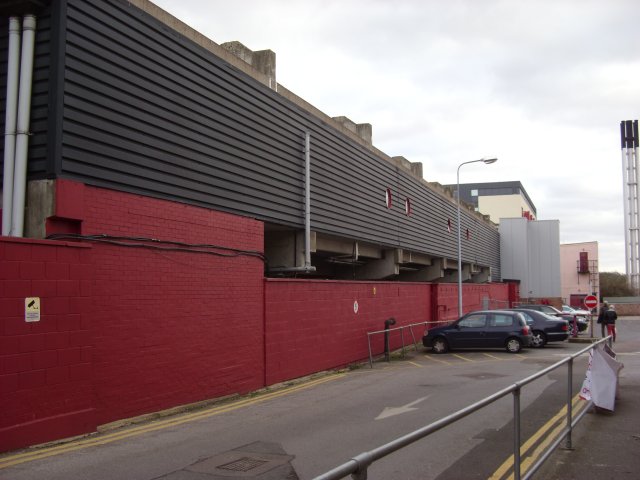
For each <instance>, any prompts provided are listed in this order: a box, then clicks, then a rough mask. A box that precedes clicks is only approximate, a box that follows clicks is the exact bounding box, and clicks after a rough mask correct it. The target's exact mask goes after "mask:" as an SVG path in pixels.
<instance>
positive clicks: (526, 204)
mask: <svg viewBox="0 0 640 480" xmlns="http://www.w3.org/2000/svg"><path fill="white" fill-rule="evenodd" d="M447 187H448V188H451V189H453V191H455V189H456V186H455V185H447ZM460 199H461V200H462V201H463V202H467V203H468V204H470V205H473V206H474V207H475V209H476V211H478V212H480V213H482V214H484V215H489V218H490V219H491V221H492V222H494V223H500V219H501V218H518V217H524V218H528V219H529V220H535V219H536V218H537V215H538V213H537V211H536V207H535V205H534V204H533V202H532V201H531V198H529V195H528V194H527V191H526V190H525V189H524V187H523V186H522V183H520V182H517V181H516V182H490V183H464V184H461V185H460Z"/></svg>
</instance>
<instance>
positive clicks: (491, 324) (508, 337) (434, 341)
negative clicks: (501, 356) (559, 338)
mask: <svg viewBox="0 0 640 480" xmlns="http://www.w3.org/2000/svg"><path fill="white" fill-rule="evenodd" d="M531 341H532V335H531V329H530V328H529V326H528V325H527V322H526V320H525V318H524V316H523V315H522V314H521V313H520V312H515V311H504V310H481V311H477V312H471V313H467V314H466V315H464V316H463V317H462V318H459V319H458V320H456V321H455V322H453V323H452V324H450V325H447V326H444V327H436V328H432V329H431V330H428V331H426V332H425V335H424V336H423V337H422V344H423V345H424V346H425V347H427V348H431V350H432V351H433V352H434V353H446V352H448V351H449V350H454V349H458V348H504V349H506V350H507V352H509V353H518V352H520V351H521V350H522V347H528V346H529V345H530V344H531Z"/></svg>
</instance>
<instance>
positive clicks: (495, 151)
mask: <svg viewBox="0 0 640 480" xmlns="http://www.w3.org/2000/svg"><path fill="white" fill-rule="evenodd" d="M154 3H156V4H157V5H158V6H160V7H161V8H163V9H165V10H167V11H168V12H169V13H171V14H172V15H174V16H176V17H178V18H179V19H180V20H182V21H183V22H185V23H187V24H188V25H190V26H191V27H193V28H194V29H196V30H197V31H199V32H201V33H202V34H204V35H206V36H207V37H208V38H210V39H211V40H213V41H214V42H216V43H218V44H220V43H224V42H228V41H232V40H238V41H240V42H241V43H243V44H244V45H246V46H247V47H248V48H250V49H251V50H264V49H270V50H273V51H274V52H276V59H277V81H278V83H280V84H281V85H284V86H285V87H286V88H288V89H289V90H291V91H293V92H294V93H295V94H297V95H298V96H300V97H302V98H303V99H305V100H306V101H308V102H309V103H311V104H312V105H314V106H315V107H317V108H318V109H320V110H321V111H323V112H324V113H326V114H327V115H330V116H339V115H344V116H346V117H349V118H350V119H351V120H353V121H354V122H356V123H371V124H372V125H373V144H374V145H375V146H376V147H377V148H379V149H380V150H382V151H384V152H385V153H387V154H388V155H390V156H396V155H402V156H404V157H406V158H407V159H409V160H410V161H412V162H422V163H423V167H424V177H425V179H426V180H428V181H431V182H433V181H435V182H440V183H442V184H448V183H456V169H457V167H458V165H459V164H460V163H462V162H465V161H468V160H474V159H478V158H481V157H484V156H497V157H498V159H499V161H498V162H497V163H495V164H493V165H484V164H480V163H479V164H473V165H467V166H465V167H463V168H462V169H461V173H460V182H461V183H475V182H497V181H514V180H518V181H520V182H522V184H523V186H524V188H525V190H526V191H527V193H528V194H529V196H530V198H531V200H532V201H533V203H534V204H535V206H536V209H537V213H538V219H539V220H551V219H557V220H560V241H561V243H574V242H585V241H598V243H599V256H600V271H619V272H622V273H624V271H625V270H624V219H623V216H624V215H623V194H622V188H623V182H622V161H621V150H620V121H622V120H635V119H638V117H639V116H640V26H639V23H638V20H639V19H640V1H638V0H548V1H546V0H538V1H526V0H521V1H513V0H393V1H391V0H388V1H383V0H306V1H305V0H298V1H294V0H269V1H264V0H262V1H260V0H250V1H244V0H236V1H234V2H230V1H229V0H224V1H222V0H180V1H176V0H156V1H154Z"/></svg>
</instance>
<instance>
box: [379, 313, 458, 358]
mask: <svg viewBox="0 0 640 480" xmlns="http://www.w3.org/2000/svg"><path fill="white" fill-rule="evenodd" d="M454 321H455V320H443V321H437V322H430V321H427V322H419V323H412V324H409V325H403V326H400V327H395V328H389V329H385V330H376V331H375V332H367V345H368V347H369V366H370V367H371V368H373V352H372V351H371V335H377V334H380V333H390V332H394V331H397V330H400V337H401V338H402V353H403V354H404V347H405V345H404V329H405V328H408V329H409V332H411V338H413V346H414V347H415V349H416V352H417V351H418V344H417V343H416V337H415V335H414V334H413V327H417V326H419V325H425V326H427V328H428V326H429V325H430V324H437V323H451V322H454Z"/></svg>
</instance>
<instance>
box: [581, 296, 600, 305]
mask: <svg viewBox="0 0 640 480" xmlns="http://www.w3.org/2000/svg"><path fill="white" fill-rule="evenodd" d="M583 302H584V306H585V307H587V308H596V307H597V306H598V299H597V298H596V296H595V295H587V296H586V297H584V300H583Z"/></svg>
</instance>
